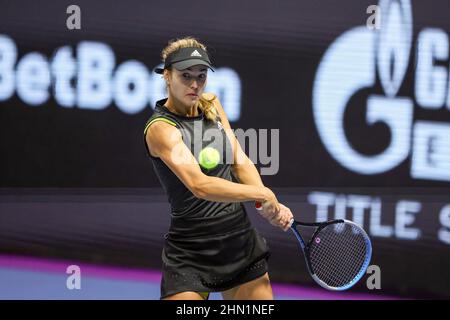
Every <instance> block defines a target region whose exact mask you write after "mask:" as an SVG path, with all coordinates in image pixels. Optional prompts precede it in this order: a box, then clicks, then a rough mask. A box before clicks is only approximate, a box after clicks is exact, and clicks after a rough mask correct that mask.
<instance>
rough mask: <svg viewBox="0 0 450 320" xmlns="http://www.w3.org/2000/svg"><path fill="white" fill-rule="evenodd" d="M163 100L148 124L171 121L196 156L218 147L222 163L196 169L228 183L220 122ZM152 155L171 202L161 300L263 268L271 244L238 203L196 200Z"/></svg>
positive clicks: (226, 283)
mask: <svg viewBox="0 0 450 320" xmlns="http://www.w3.org/2000/svg"><path fill="white" fill-rule="evenodd" d="M165 102H166V99H164V100H160V101H158V102H157V104H156V108H155V113H154V114H153V115H152V117H151V118H150V119H149V121H148V122H147V123H149V122H150V121H152V120H153V119H155V118H156V117H165V118H168V119H170V120H173V121H174V122H175V123H176V125H177V128H178V129H179V130H180V131H181V133H182V137H183V142H184V143H185V145H186V146H187V147H188V148H189V149H190V150H191V152H192V154H193V155H194V156H195V158H198V153H199V152H200V150H201V148H205V147H207V146H208V147H214V148H216V149H217V150H220V151H219V152H220V154H221V163H219V164H218V165H217V167H216V168H214V169H211V170H207V169H204V168H202V167H200V168H201V170H202V171H203V173H205V174H206V175H210V176H215V177H220V178H223V179H226V180H229V181H232V175H231V163H230V162H229V161H225V160H226V159H232V157H231V153H232V149H231V144H230V142H229V140H228V138H227V136H226V133H225V131H224V130H223V128H222V126H221V124H220V123H218V122H213V121H210V120H208V119H206V118H205V117H204V116H203V114H202V113H201V112H200V110H199V112H200V113H199V116H197V117H182V116H179V115H176V114H174V113H171V112H170V111H169V110H168V109H167V108H166V107H165V106H164V103H165ZM207 130H216V135H217V137H219V136H221V137H222V139H212V140H211V139H208V138H207V137H206V136H205V133H206V131H207ZM210 133H211V132H210ZM219 140H222V141H219ZM144 142H145V137H144ZM195 144H200V146H201V148H195ZM198 149H200V150H198ZM147 150H148V149H147ZM150 158H151V160H152V162H153V166H154V169H155V171H156V174H157V176H158V178H159V180H160V182H161V184H162V186H163V188H164V189H165V191H166V193H167V195H168V201H169V203H170V205H171V224H170V228H169V232H168V233H167V234H166V236H165V244H164V248H163V252H162V261H163V267H162V269H163V278H162V281H161V298H164V297H166V296H169V295H173V294H175V293H179V292H183V291H196V292H214V291H223V290H227V289H230V288H232V287H235V286H237V285H239V284H242V283H245V282H248V281H251V280H253V279H255V278H257V277H259V276H261V275H263V274H264V273H266V272H267V269H268V266H267V259H268V257H269V255H270V253H269V248H268V246H267V244H266V240H265V239H264V238H263V237H262V236H261V235H260V234H259V233H258V231H257V230H256V229H255V228H253V227H252V225H251V223H250V220H249V219H248V216H247V212H246V210H245V207H244V206H243V204H242V203H224V202H213V201H207V200H203V199H198V198H196V197H195V196H194V195H193V194H192V193H191V192H190V191H189V190H188V189H187V188H186V187H185V186H184V184H183V183H182V182H181V181H180V180H179V179H178V177H177V176H176V175H175V174H174V173H173V172H172V171H171V170H170V169H169V168H168V167H167V166H166V165H165V163H164V162H163V161H162V160H161V159H159V158H155V157H152V156H150Z"/></svg>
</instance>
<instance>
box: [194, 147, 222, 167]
mask: <svg viewBox="0 0 450 320" xmlns="http://www.w3.org/2000/svg"><path fill="white" fill-rule="evenodd" d="M219 161H220V153H219V151H217V149H214V148H211V147H206V148H203V149H202V150H201V151H200V153H199V154H198V163H199V164H200V165H201V166H202V167H203V168H205V169H208V170H210V169H213V168H215V167H216V166H217V165H218V164H219Z"/></svg>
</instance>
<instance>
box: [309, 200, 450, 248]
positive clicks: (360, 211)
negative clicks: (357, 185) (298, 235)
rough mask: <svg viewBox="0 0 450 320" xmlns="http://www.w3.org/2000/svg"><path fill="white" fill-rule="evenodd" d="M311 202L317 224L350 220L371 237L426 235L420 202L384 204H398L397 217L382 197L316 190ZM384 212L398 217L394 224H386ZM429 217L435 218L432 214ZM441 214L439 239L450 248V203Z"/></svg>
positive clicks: (405, 237) (388, 201)
mask: <svg viewBox="0 0 450 320" xmlns="http://www.w3.org/2000/svg"><path fill="white" fill-rule="evenodd" d="M447 198H448V197H447ZM307 201H308V203H309V204H311V205H313V206H314V207H315V215H316V219H315V221H317V222H323V221H326V220H331V219H346V218H347V217H348V218H349V219H350V220H353V221H354V222H355V223H357V224H358V225H360V226H362V227H367V230H368V234H370V235H371V236H373V237H380V238H391V237H395V238H397V239H402V240H418V239H420V238H421V237H422V234H423V232H422V230H421V229H420V228H419V227H418V226H417V223H416V220H417V217H418V216H419V215H420V214H421V213H422V212H423V205H422V203H421V202H420V201H417V200H413V199H402V198H397V199H396V200H395V202H394V203H392V201H391V200H387V201H386V203H385V204H384V205H386V206H388V205H391V204H394V208H393V210H394V214H392V211H391V209H389V211H386V209H384V210H383V202H382V200H381V198H380V197H378V196H369V195H358V194H334V193H332V192H323V191H313V192H310V193H309V194H308V196H307ZM383 212H384V215H385V217H387V216H389V217H394V221H393V222H392V221H391V223H390V224H389V223H387V222H386V221H383ZM427 214H428V215H430V216H432V215H433V213H432V212H427ZM437 214H439V222H440V224H441V226H442V227H441V228H440V229H438V230H437V239H438V240H439V241H441V242H442V243H445V244H449V245H450V204H445V205H444V206H443V207H442V209H441V210H440V212H436V215H435V216H437ZM366 217H368V219H365V218H366Z"/></svg>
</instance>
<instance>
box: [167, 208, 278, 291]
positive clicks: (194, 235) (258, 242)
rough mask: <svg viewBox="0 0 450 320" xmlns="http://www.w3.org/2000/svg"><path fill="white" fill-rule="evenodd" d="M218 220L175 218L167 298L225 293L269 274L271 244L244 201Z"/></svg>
mask: <svg viewBox="0 0 450 320" xmlns="http://www.w3.org/2000/svg"><path fill="white" fill-rule="evenodd" d="M233 208H234V209H233V210H232V211H231V212H229V211H224V212H223V213H220V214H218V215H216V216H211V217H201V218H192V217H191V218H188V217H180V218H177V217H172V221H171V227H170V231H169V233H168V234H166V236H165V244H164V249H163V252H162V259H163V268H162V269H163V276H162V280H161V299H162V298H165V297H167V296H170V295H173V294H176V293H180V292H184V291H194V292H219V291H225V290H228V289H231V288H233V287H235V286H237V285H240V284H243V283H246V282H248V281H251V280H254V279H256V278H258V277H260V276H262V275H263V274H265V273H266V272H267V270H268V266H267V260H268V258H269V255H270V252H269V248H268V246H267V244H266V240H265V239H264V238H263V237H262V236H261V235H260V234H259V233H258V231H257V230H256V229H255V228H253V227H252V225H251V223H250V221H249V219H248V216H247V212H246V211H245V207H244V206H243V205H242V204H241V203H237V204H235V205H234V206H233Z"/></svg>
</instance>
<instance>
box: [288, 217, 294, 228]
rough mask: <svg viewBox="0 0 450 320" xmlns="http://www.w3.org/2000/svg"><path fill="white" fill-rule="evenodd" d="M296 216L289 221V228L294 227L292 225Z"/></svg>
mask: <svg viewBox="0 0 450 320" xmlns="http://www.w3.org/2000/svg"><path fill="white" fill-rule="evenodd" d="M294 221H295V220H294V218H292V219H291V221H289V228H292V225H293V224H294Z"/></svg>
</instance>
